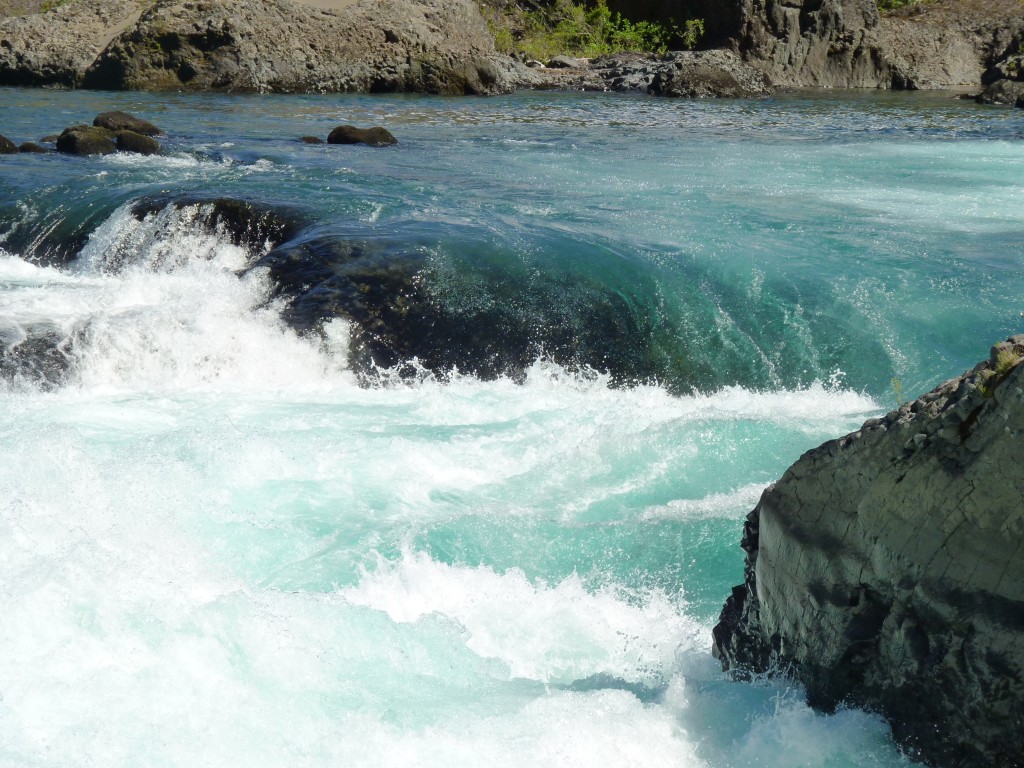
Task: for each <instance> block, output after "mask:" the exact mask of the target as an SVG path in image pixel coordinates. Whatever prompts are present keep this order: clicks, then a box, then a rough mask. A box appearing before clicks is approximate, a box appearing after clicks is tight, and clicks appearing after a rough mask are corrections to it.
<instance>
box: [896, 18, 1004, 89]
mask: <svg viewBox="0 0 1024 768" xmlns="http://www.w3.org/2000/svg"><path fill="white" fill-rule="evenodd" d="M1022 39H1024V8H1022V7H1021V4H1020V3H1019V2H1018V1H1017V0H934V2H929V3H920V4H918V5H912V6H906V7H904V8H901V9H900V10H898V11H895V12H893V13H891V14H888V15H887V16H885V17H884V18H883V19H882V27H881V44H882V47H883V49H884V50H885V51H886V56H887V59H888V60H889V62H890V65H891V68H892V73H893V78H892V79H893V82H892V84H893V87H896V88H941V87H948V86H957V85H963V86H970V87H977V86H978V85H979V84H980V83H982V82H983V80H984V79H985V73H986V72H987V71H989V70H991V69H992V67H994V66H995V65H996V64H997V63H998V62H999V61H1002V60H1005V59H1006V58H1007V57H1008V56H1011V55H1013V54H1015V53H1017V52H1018V49H1019V45H1020V43H1021V41H1022ZM985 84H986V85H987V84H988V83H987V82H986V83H985Z"/></svg>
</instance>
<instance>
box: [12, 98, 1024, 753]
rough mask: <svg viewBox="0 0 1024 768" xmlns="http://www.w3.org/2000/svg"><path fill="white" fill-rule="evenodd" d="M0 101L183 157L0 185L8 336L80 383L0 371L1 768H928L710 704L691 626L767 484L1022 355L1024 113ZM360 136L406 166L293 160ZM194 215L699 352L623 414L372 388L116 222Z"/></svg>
mask: <svg viewBox="0 0 1024 768" xmlns="http://www.w3.org/2000/svg"><path fill="white" fill-rule="evenodd" d="M0 107H2V110H3V111H2V114H3V115H4V118H3V125H2V128H0V132H2V133H4V134H5V135H8V136H10V137H11V138H13V139H15V140H17V141H19V142H20V141H24V140H28V139H38V138H39V136H42V135H44V134H47V133H52V132H54V131H56V130H59V129H60V128H62V127H64V125H69V124H74V123H79V122H83V121H89V120H91V118H92V116H93V115H95V114H96V113H97V112H99V111H102V110H105V109H110V108H121V109H126V110H129V111H133V112H137V113H139V114H141V115H143V116H145V117H148V118H150V119H152V120H153V121H154V122H157V123H158V124H160V125H161V126H163V127H164V128H165V129H166V130H167V131H168V132H169V134H170V136H169V138H168V139H166V140H165V147H166V154H165V155H163V156H160V157H153V158H138V157H124V156H112V157H106V158H87V159H78V158H67V157H57V156H50V157H46V156H15V157H8V158H4V159H3V162H2V165H0V189H2V190H3V197H2V198H0V222H3V225H2V227H3V228H2V231H3V233H4V234H0V248H2V249H3V250H0V340H2V342H3V343H4V344H5V345H6V347H8V348H12V349H13V348H14V347H15V346H16V345H17V344H19V343H21V342H22V340H24V339H25V338H26V337H28V336H31V334H32V333H33V329H38V328H40V327H42V328H45V329H48V332H49V333H50V334H51V335H54V337H55V338H59V339H64V340H65V341H64V342H62V343H63V345H64V346H63V349H64V351H65V353H66V355H67V357H68V359H69V360H70V361H71V364H70V368H69V374H68V376H67V378H66V379H65V380H63V381H62V383H60V384H59V385H58V386H43V385H41V384H40V383H39V382H38V381H35V380H33V379H32V378H31V377H30V376H27V375H26V376H19V375H17V374H14V375H10V376H8V379H7V380H6V381H5V382H4V383H2V384H0V446H2V448H0V452H2V453H0V455H2V459H3V460H2V461H0V610H2V615H3V621H2V622H0V764H2V765H9V766H88V765H102V766H180V767H182V768H184V767H189V768H191V767H193V766H328V765H332V766H333V765H339V766H342V765H345V766H387V767H391V766H441V765H444V766H464V765H486V766H520V767H525V766H588V768H589V767H591V766H593V767H599V766H615V767H616V768H619V767H622V766H634V765H635V766H708V767H709V768H724V767H725V766H736V767H739V766H778V768H783V767H785V768H789V767H795V766H808V767H810V766H822V767H823V768H824V767H826V766H828V767H829V768H831V767H833V766H835V767H839V766H885V767H891V766H899V765H903V764H904V758H903V757H901V756H900V754H899V752H898V751H897V749H896V748H895V747H894V746H893V744H892V742H891V739H890V736H889V731H888V727H887V726H886V725H885V723H884V721H882V720H881V719H880V718H878V717H876V716H874V715H871V714H867V713H863V712H859V711H848V710H842V711H840V712H838V713H837V714H834V715H831V716H825V715H822V714H818V713H814V712H812V711H811V710H809V709H808V708H807V707H806V706H805V705H804V704H803V702H802V694H801V692H800V690H799V689H798V688H795V687H789V686H787V685H785V684H781V683H777V682H776V683H769V682H758V683H753V684H751V683H737V682H732V681H730V680H728V679H726V678H725V677H724V676H723V675H722V674H721V672H720V671H719V667H718V664H717V662H715V661H714V660H713V659H712V658H711V655H710V628H711V626H712V625H713V623H714V621H715V620H716V618H717V614H718V611H719V610H720V608H721V605H722V602H723V600H724V599H725V597H726V596H727V594H728V591H729V588H730V587H731V586H732V585H733V584H735V583H738V582H739V581H740V580H741V578H742V552H741V550H740V549H739V547H738V541H739V537H740V530H741V523H742V519H743V516H744V515H745V514H746V513H747V512H748V511H749V510H750V508H751V507H752V506H753V505H754V504H755V503H756V500H757V498H758V496H759V494H760V491H761V489H762V488H763V487H764V485H765V484H767V483H769V482H771V481H772V480H773V479H774V478H776V477H778V476H779V475H780V474H781V473H782V471H784V469H785V468H786V466H788V465H789V464H790V463H791V462H792V461H793V460H795V459H796V458H797V457H798V456H799V455H800V454H801V453H802V452H803V451H804V450H807V449H808V448H811V447H813V446H814V445H817V444H818V443H820V442H822V441H823V440H826V439H828V438H831V437H834V436H837V435H839V434H842V433H844V432H846V431H849V430H851V429H854V428H856V427H857V426H858V425H859V424H860V422H861V421H863V420H864V419H865V418H867V417H869V416H873V415H877V414H878V413H879V412H881V411H883V410H885V409H887V408H888V407H891V406H892V405H894V404H895V401H896V399H897V398H899V397H906V396H911V395H914V394H917V393H918V392H920V391H922V390H923V389H926V388H928V387H930V386H932V385H934V384H936V383H938V382H939V381H940V380H942V379H944V378H947V377H949V376H952V375H955V374H957V373H959V372H960V371H961V370H963V369H964V368H966V367H969V366H970V365H972V364H973V363H974V361H975V360H976V359H978V358H980V357H982V356H984V354H985V353H986V351H987V348H988V345H989V344H990V343H992V342H993V341H995V340H997V339H999V338H1002V337H1005V336H1007V335H1009V334H1010V333H1013V332H1017V331H1019V330H1020V326H1021V324H1022V321H1021V310H1022V309H1024V306H1022V302H1021V301H1020V296H1021V295H1022V288H1024V271H1022V270H1021V268H1020V267H1021V261H1022V256H1024V250H1022V245H1021V242H1022V240H1021V237H1020V235H1021V232H1022V228H1024V205H1022V204H1024V185H1022V184H1021V181H1020V180H1021V179H1022V178H1024V144H1022V143H1021V141H1020V137H1021V128H1022V119H1021V117H1020V114H1021V113H1020V111H1019V110H1018V111H1016V112H1014V111H1012V110H998V109H984V108H979V107H976V106H975V105H973V104H967V103H963V102H958V101H952V100H950V99H948V98H945V97H937V96H917V97H916V98H915V97H913V96H908V95H892V94H873V93H872V94H855V95H850V94H846V95H829V96H806V95H795V96H786V97H782V98H779V99H776V100H770V101H765V102H672V101H659V100H654V99H633V98H622V97H612V96H603V95H593V94H587V95H573V94H533V95H522V96H516V97H508V98H494V99H486V100H479V99H457V100H456V99H452V100H449V99H430V98H365V97H290V98H265V97H238V98H229V97H214V96H190V97H185V96H175V95H169V96H139V95H105V94H90V93H47V92H40V91H16V90H8V91H0ZM347 122H351V123H355V124H377V123H381V124H385V125H387V126H388V127H389V128H391V130H392V131H393V132H394V133H395V134H396V135H397V136H398V137H399V139H400V141H401V144H400V145H399V146H398V147H396V148H393V149H387V150H370V149H367V148H362V147H326V146H307V145H302V144H298V143H296V142H295V141H294V139H295V138H296V137H298V136H301V135H304V134H317V135H326V133H327V132H328V131H329V129H330V128H331V127H333V126H334V125H336V124H339V123H347ZM179 192H200V193H211V194H217V195H233V196H236V197H241V198H244V199H248V200H255V201H262V202H267V203H273V204H283V205H287V206H290V208H292V209H294V210H298V211H300V212H301V213H302V214H303V215H304V216H305V217H306V218H307V219H308V220H309V221H310V222H311V223H312V224H313V225H317V226H320V225H323V226H330V227H334V228H335V229H336V230H337V231H338V232H339V233H348V234H350V235H352V236H386V237H390V238H392V239H396V238H397V239H401V238H406V237H407V238H408V239H409V241H410V243H412V244H413V245H411V246H410V247H416V248H422V249H426V250H427V251H428V256H429V259H430V263H431V264H432V265H433V272H432V274H433V275H435V278H436V279H437V280H438V287H437V290H438V291H439V294H443V295H444V296H445V298H446V300H448V301H453V302H465V303H466V305H467V306H473V305H474V304H473V303H474V302H479V301H481V300H482V299H481V297H480V290H481V289H480V282H479V280H478V279H477V278H476V277H475V276H476V275H477V274H478V273H477V272H476V271H475V270H477V269H478V268H479V269H482V267H479V264H480V263H483V262H484V261H486V262H487V263H488V264H494V263H500V264H502V265H504V266H505V267H507V269H508V270H509V274H513V275H515V276H516V279H517V280H521V281H522V286H523V291H530V290H533V289H536V290H541V289H542V287H543V285H544V284H545V283H546V282H551V281H553V280H555V277H557V280H559V281H565V282H566V284H569V282H571V281H566V280H565V278H566V276H569V277H571V278H573V279H580V280H589V279H593V280H596V281H602V282H603V283H604V284H608V285H614V286H616V290H621V291H623V292H625V293H629V292H631V293H630V300H631V301H633V302H635V303H636V304H637V305H638V306H640V307H642V308H644V310H643V311H645V312H648V313H649V314H650V316H651V317H652V318H655V320H656V322H654V323H652V324H653V325H654V326H655V327H656V328H657V329H658V334H659V336H658V340H657V343H658V345H659V346H660V348H661V349H662V350H664V351H665V355H666V359H670V360H678V361H680V362H678V364H676V363H673V364H672V365H670V366H668V368H667V369H666V370H668V371H669V372H670V374H671V376H670V377H669V379H667V380H666V381H664V382H661V383H656V382H651V383H649V384H644V385H638V386H635V387H632V388H625V389H624V388H617V387H614V386H611V385H610V383H609V381H608V378H607V376H605V375H604V374H603V373H602V372H600V371H584V372H582V373H579V372H577V373H569V372H567V371H566V370H564V369H562V368H559V367H558V366H556V365H553V364H551V363H549V362H546V361H544V360H543V359H539V360H538V361H537V362H536V363H535V364H534V365H533V366H532V368H530V370H529V371H528V372H527V375H526V379H525V383H516V382H515V381H513V380H512V379H509V378H505V379H499V380H497V381H489V382H483V381H479V380H477V379H475V378H473V377H471V376H467V375H456V376H454V377H453V378H450V379H443V380H442V379H438V378H435V377H432V376H430V375H429V374H426V373H425V374H424V375H423V376H421V377H420V378H419V380H417V381H415V382H409V381H401V380H398V379H397V378H396V379H394V380H393V381H392V382H391V383H390V384H386V385H383V386H379V387H376V388H360V387H359V386H357V383H356V378H355V376H354V375H353V373H352V372H351V371H349V370H348V369H347V363H346V350H347V344H348V333H349V328H348V327H347V325H346V323H345V321H344V320H341V319H339V320H335V321H332V322H331V323H329V324H328V325H327V327H326V330H325V333H324V335H323V336H322V337H303V338H300V337H299V336H297V335H296V334H295V333H293V332H292V331H291V330H290V329H289V328H288V327H286V325H285V324H284V323H283V322H282V320H281V316H280V310H281V303H280V302H276V303H275V302H269V303H268V300H267V297H268V296H269V293H270V290H271V286H270V285H269V283H268V277H267V276H266V275H265V274H262V273H260V272H259V271H256V272H251V273H248V274H247V275H246V276H245V277H243V278H239V277H238V276H237V275H236V272H237V271H238V270H239V269H241V268H242V267H243V266H244V265H245V263H246V260H247V259H248V258H249V256H250V254H248V253H247V252H245V251H244V250H243V249H242V248H240V247H237V246H234V245H231V244H230V243H228V242H227V241H226V240H225V239H224V238H223V237H216V236H214V235H211V234H209V233H205V232H201V231H198V230H195V231H192V230H191V229H190V228H189V224H188V221H187V220H184V221H182V220H175V222H172V224H173V226H171V227H170V228H168V229H160V227H159V226H158V225H157V224H155V223H154V222H152V221H149V222H142V223H140V222H138V221H136V220H135V219H134V218H133V217H131V216H130V215H129V214H128V213H127V209H126V207H125V206H126V204H129V203H130V202H131V201H133V200H138V199H140V198H143V197H146V196H148V195H152V194H156V193H179ZM165 223H166V222H165ZM86 235H88V236H89V237H88V238H86ZM62 243H63V244H64V246H63V247H65V248H67V249H70V251H71V252H74V253H77V254H78V256H77V258H74V259H72V260H71V261H69V262H68V263H67V264H66V265H63V264H62V262H61V260H59V259H58V260H56V261H57V263H56V264H55V265H53V266H50V264H54V263H55V262H54V257H53V255H54V253H55V251H56V250H59V248H60V247H62V246H61V245H60V244H62ZM68 244H72V245H73V247H72V245H68ZM115 256H116V257H117V261H118V264H120V262H121V261H122V260H124V259H125V258H127V262H126V263H127V265H126V266H117V268H114V260H115V259H114V257H115ZM553 276H554V277H553ZM578 298H579V297H578V295H577V294H573V293H571V291H570V292H567V293H566V294H565V301H567V302H571V301H575V300H578ZM557 299H558V296H557V295H555V296H554V300H557ZM555 310H556V308H555V307H552V310H551V311H552V314H553V315H554V314H557V313H556V311H555ZM557 310H558V312H564V311H565V308H564V306H562V307H558V308H557ZM543 320H544V318H543V317H540V318H539V319H538V321H539V322H543ZM386 378H387V377H385V380H386Z"/></svg>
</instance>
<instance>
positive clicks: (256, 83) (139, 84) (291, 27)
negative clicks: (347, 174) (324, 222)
mask: <svg viewBox="0 0 1024 768" xmlns="http://www.w3.org/2000/svg"><path fill="white" fill-rule="evenodd" d="M511 66H512V64H511V62H510V61H508V60H507V59H501V60H499V58H498V56H497V55H496V54H495V51H494V42H493V39H492V38H491V36H490V33H489V32H488V30H487V25H486V24H485V23H484V20H483V17H482V16H481V15H480V10H479V8H478V7H477V5H476V4H475V3H474V2H472V0H378V1H376V2H371V1H370V0H363V1H362V2H359V3H355V4H353V5H350V6H347V7H343V8H340V9H339V10H324V9H320V8H314V7H309V6H307V5H299V4H297V3H295V2H293V1H292V0H207V1H206V2H196V3H180V2H175V0H160V1H159V2H157V3H156V5H155V6H154V7H153V8H152V9H151V10H150V11H147V12H146V14H145V15H144V16H143V17H142V19H141V20H140V21H139V23H138V25H137V26H136V27H135V28H134V29H132V30H131V31H129V32H126V33H125V34H123V35H121V36H120V37H119V38H117V39H116V40H115V41H114V42H113V43H112V44H111V46H110V47H109V48H108V49H107V50H106V51H104V52H103V55H102V56H101V57H100V58H99V59H98V60H97V62H96V63H95V64H94V65H93V66H92V67H91V68H90V69H89V71H88V72H87V73H86V76H85V80H84V84H85V85H86V86H87V87H96V88H116V89H122V88H127V89H145V90H159V89H171V88H173V89H183V90H197V91H207V90H229V91H274V92H284V93H288V92H330V91H361V92H366V91H425V92H428V93H453V94H461V93H492V92H498V91H507V90H510V88H511V82H510V80H509V68H510V67H511Z"/></svg>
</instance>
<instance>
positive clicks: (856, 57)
mask: <svg viewBox="0 0 1024 768" xmlns="http://www.w3.org/2000/svg"><path fill="white" fill-rule="evenodd" d="M736 15H737V17H738V22H739V26H738V30H737V33H736V35H735V36H734V37H733V39H732V41H731V44H732V45H733V46H735V48H736V49H737V50H738V51H739V52H740V53H741V54H742V56H743V58H744V59H745V60H746V61H748V62H751V63H755V64H757V65H758V66H761V67H762V68H764V70H765V72H766V73H767V74H768V76H769V78H770V79H771V80H772V82H774V83H776V84H777V85H782V86H799V87H806V86H818V87H826V88H876V87H879V86H882V87H885V86H887V85H888V83H889V80H890V73H889V66H888V63H887V61H886V56H885V52H884V51H883V49H882V47H881V43H880V41H879V26H880V23H881V18H880V16H879V14H878V8H877V6H876V5H875V0H741V1H740V3H739V10H738V13H737V14H736Z"/></svg>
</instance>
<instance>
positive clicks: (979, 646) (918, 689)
mask: <svg viewBox="0 0 1024 768" xmlns="http://www.w3.org/2000/svg"><path fill="white" fill-rule="evenodd" d="M1022 362H1024V336H1015V337H1013V338H1011V339H1010V340H1008V341H1007V342H1004V343H1001V344H998V345H996V346H995V347H993V349H992V352H991V355H990V358H989V359H988V360H986V361H984V362H982V363H980V364H979V365H978V366H977V367H975V368H974V369H973V370H971V371H968V372H967V373H965V374H964V375H963V376H961V377H959V378H956V379H953V380H951V381H948V382H946V383H945V384H943V385H941V386H940V387H938V388H936V389H935V390H933V391H932V392H929V393H928V394H926V395H924V396H922V397H921V398H920V399H918V400H916V401H914V402H912V403H906V404H904V405H902V406H901V407H900V408H899V409H898V410H896V411H893V412H892V413H890V414H888V415H887V416H885V417H884V418H881V419H871V420H869V421H868V422H866V423H865V424H864V426H863V427H862V428H861V429H860V430H859V431H857V432H855V433H853V434H851V435H847V436H846V437H843V438H840V439H838V440H833V441H831V442H829V443H826V444H825V445H822V446H821V447H819V448H817V449H815V450H812V451H809V452H808V453H806V454H805V455H804V456H803V457H801V459H800V460H799V461H798V462H797V463H796V464H794V465H793V466H792V467H790V469H789V470H788V471H787V472H786V474H785V475H784V476H783V477H782V479H781V480H779V482H777V483H776V484H774V485H772V486H769V487H768V488H767V489H766V490H765V492H764V494H763V495H762V497H761V500H760V502H759V503H758V505H757V507H756V508H755V509H754V510H753V511H752V512H751V513H750V515H749V516H748V517H747V522H746V525H745V527H744V534H743V541H742V547H743V549H744V550H745V551H746V553H747V554H746V578H745V581H744V583H743V584H741V585H740V586H738V587H736V588H735V589H734V590H733V594H732V597H730V598H729V600H728V602H727V603H726V605H725V608H724V610H723V611H722V616H721V620H720V622H719V624H718V625H717V626H716V627H715V631H714V652H715V655H716V656H717V657H718V658H720V659H721V660H722V662H723V665H724V666H725V668H726V669H731V670H735V671H737V672H739V673H741V674H747V673H750V672H769V671H774V672H777V673H791V674H793V675H794V676H795V677H797V678H798V679H799V680H800V681H801V682H802V683H803V684H804V685H806V687H807V695H808V699H809V701H810V703H811V704H813V705H814V706H817V707H821V708H824V709H832V708H834V707H836V706H837V705H839V704H840V703H851V704H854V705H858V706H865V707H868V708H871V709H876V710H879V711H881V712H882V713H884V714H885V715H886V717H887V718H888V719H889V720H890V722H891V723H892V726H893V732H894V734H895V736H896V737H897V739H898V740H899V741H901V742H902V743H903V744H905V745H906V746H907V748H908V751H909V752H910V754H912V755H914V756H917V757H921V758H924V759H925V760H926V761H928V762H934V763H936V764H939V765H943V766H950V767H951V768H952V767H953V766H956V768H983V767H984V768H989V767H990V766H995V765H998V766H1001V767H1002V768H1019V766H1021V765H1024V728H1022V726H1024V559H1022V558H1021V557H1020V550H1021V547H1022V546H1024V544H1022V541H1024V504H1022V502H1021V499H1022V496H1024V481H1022V477H1024V475H1022V472H1021V466H1020V462H1021V458H1022V453H1021V440H1022V439H1024V365H1021V363H1022Z"/></svg>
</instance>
